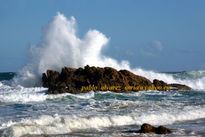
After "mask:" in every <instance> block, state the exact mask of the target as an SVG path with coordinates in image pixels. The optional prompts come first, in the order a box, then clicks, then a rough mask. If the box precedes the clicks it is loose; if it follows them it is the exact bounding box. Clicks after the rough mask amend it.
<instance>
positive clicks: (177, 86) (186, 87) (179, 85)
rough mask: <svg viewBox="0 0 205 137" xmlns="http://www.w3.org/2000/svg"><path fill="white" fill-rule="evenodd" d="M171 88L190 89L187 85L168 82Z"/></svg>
mask: <svg viewBox="0 0 205 137" xmlns="http://www.w3.org/2000/svg"><path fill="white" fill-rule="evenodd" d="M168 86H169V87H170V89H171V90H191V88H190V87H189V86H186V85H182V84H176V83H174V84H168Z"/></svg>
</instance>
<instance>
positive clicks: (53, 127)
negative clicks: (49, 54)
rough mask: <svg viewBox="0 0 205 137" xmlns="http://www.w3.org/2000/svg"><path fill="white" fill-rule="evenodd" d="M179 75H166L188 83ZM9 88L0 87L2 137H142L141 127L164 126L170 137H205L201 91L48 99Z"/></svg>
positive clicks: (39, 92) (37, 90)
mask: <svg viewBox="0 0 205 137" xmlns="http://www.w3.org/2000/svg"><path fill="white" fill-rule="evenodd" d="M183 73H184V72H181V73H172V74H165V73H164V75H168V76H173V77H183V78H182V79H184V78H185V79H186V77H185V75H184V74H183ZM187 73H188V74H190V73H193V72H190V73H189V72H187ZM195 73H196V74H197V75H198V73H199V72H198V71H196V72H195ZM188 74H187V77H188V79H190V75H188ZM1 75H2V74H0V76H1ZM3 75H4V76H5V73H4V74H3ZM7 75H8V77H9V76H10V75H11V73H7ZM193 75H195V74H193ZM204 76H205V75H204V73H202V74H201V75H200V76H197V77H198V79H201V78H203V77H204ZM193 79H194V81H195V80H196V79H197V78H196V77H194V78H193ZM8 83H9V81H8V80H3V81H1V82H0V136H6V137H7V136H15V137H20V136H37V135H39V136H43V135H49V136H84V135H85V136H136V135H139V136H143V135H141V134H139V133H138V132H137V130H139V128H140V125H142V124H143V123H150V124H152V125H155V126H159V125H164V126H166V127H168V128H170V129H172V130H173V131H174V132H173V133H172V134H171V135H169V136H204V135H205V132H204V131H205V90H195V89H193V90H192V91H146V92H145V91H139V92H132V93H113V92H110V91H106V92H93V91H90V92H88V93H82V94H77V95H73V94H69V93H67V94H59V95H48V94H46V91H47V89H46V88H43V87H29V88H26V87H23V86H20V85H18V86H11V85H9V84H8ZM134 131H136V132H134ZM150 136H155V135H150Z"/></svg>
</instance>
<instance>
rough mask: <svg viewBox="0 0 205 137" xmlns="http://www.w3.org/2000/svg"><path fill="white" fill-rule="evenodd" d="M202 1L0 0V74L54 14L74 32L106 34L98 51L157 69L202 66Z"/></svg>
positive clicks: (17, 61) (20, 59) (14, 64)
mask: <svg viewBox="0 0 205 137" xmlns="http://www.w3.org/2000/svg"><path fill="white" fill-rule="evenodd" d="M204 5H205V1H204V0H197V1H196V0H166V1H165V0H154V1H151V0H103V1H100V0H86V1H85V0H61V1H59V0H43V1H42V0H29V1H28V0H16V1H12V0H0V72H17V71H18V70H19V69H21V68H22V67H23V66H24V65H26V64H27V63H28V61H29V48H30V46H31V45H36V44H38V43H40V41H41V38H42V34H43V33H42V32H43V28H44V27H45V26H46V25H47V24H48V22H49V21H51V20H52V19H53V17H54V16H56V14H57V12H60V13H62V14H64V15H65V16H66V17H67V18H70V16H74V17H75V19H76V22H77V29H78V32H77V34H78V36H79V37H83V36H84V35H85V33H86V32H87V31H88V30H90V29H96V30H99V31H100V32H102V33H103V34H104V35H106V36H107V37H108V38H110V41H109V44H108V46H107V47H106V48H105V49H103V54H105V55H106V56H110V57H112V58H115V59H117V60H118V61H120V60H128V61H129V62H130V64H131V67H133V68H135V67H140V68H143V69H146V70H154V71H159V72H171V71H172V72H173V71H185V70H205V61H204V59H205V54H204V53H205V38H204V36H205V8H204Z"/></svg>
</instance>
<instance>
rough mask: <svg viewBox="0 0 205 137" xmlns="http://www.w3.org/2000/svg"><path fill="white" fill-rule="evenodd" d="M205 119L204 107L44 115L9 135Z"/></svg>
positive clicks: (18, 125) (11, 128)
mask: <svg viewBox="0 0 205 137" xmlns="http://www.w3.org/2000/svg"><path fill="white" fill-rule="evenodd" d="M200 118H205V109H204V108H185V109H184V110H183V111H179V112H169V113H165V112H158V113H153V114H151V113H150V114H149V113H148V114H137V113H132V114H129V115H108V116H103V115H102V116H87V117H79V116H72V115H68V116H66V115H64V116H59V115H57V114H56V115H54V116H48V115H43V116H40V117H39V118H38V119H25V120H23V121H21V122H19V123H14V124H10V123H9V124H8V125H9V126H8V129H7V130H5V132H9V133H10V134H11V135H12V136H15V137H20V136H23V135H28V134H31V135H35V134H36V135H46V134H68V133H70V132H76V131H81V130H85V129H95V130H100V131H102V130H103V128H106V127H116V126H125V125H141V124H143V123H150V124H153V125H169V124H173V123H174V122H180V121H186V120H195V119H200Z"/></svg>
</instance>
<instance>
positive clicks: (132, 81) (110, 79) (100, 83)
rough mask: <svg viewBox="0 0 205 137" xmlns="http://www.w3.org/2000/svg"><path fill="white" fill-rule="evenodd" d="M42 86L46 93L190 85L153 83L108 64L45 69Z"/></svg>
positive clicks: (184, 88)
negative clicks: (46, 89) (60, 69)
mask: <svg viewBox="0 0 205 137" xmlns="http://www.w3.org/2000/svg"><path fill="white" fill-rule="evenodd" d="M42 83H43V87H47V88H48V94H58V93H73V94H78V93H82V92H88V91H90V90H93V91H108V90H109V91H113V92H131V91H134V92H135V91H139V90H140V91H142V90H145V91H146V90H169V87H175V88H176V90H182V89H183V90H188V89H191V88H189V87H188V86H186V85H180V84H167V83H165V82H163V81H160V80H157V79H155V80H154V81H153V83H152V82H151V81H150V80H148V79H147V78H145V77H142V76H139V75H135V74H133V73H132V72H130V71H128V70H120V71H117V70H116V69H113V68H111V67H105V68H100V67H90V66H88V65H87V66H85V67H84V68H78V69H76V68H69V67H64V68H62V71H61V73H59V72H57V71H55V70H47V72H46V73H43V74H42Z"/></svg>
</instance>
